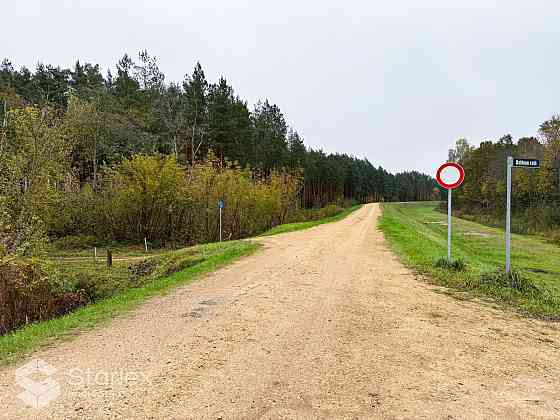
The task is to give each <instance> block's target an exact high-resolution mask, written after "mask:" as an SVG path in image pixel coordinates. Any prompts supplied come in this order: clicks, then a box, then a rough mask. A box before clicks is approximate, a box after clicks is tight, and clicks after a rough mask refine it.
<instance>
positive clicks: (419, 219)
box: [380, 202, 560, 319]
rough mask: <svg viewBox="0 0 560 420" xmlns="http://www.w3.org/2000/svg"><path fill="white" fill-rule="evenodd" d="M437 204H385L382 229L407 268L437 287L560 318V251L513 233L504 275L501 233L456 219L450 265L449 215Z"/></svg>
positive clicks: (534, 239)
mask: <svg viewBox="0 0 560 420" xmlns="http://www.w3.org/2000/svg"><path fill="white" fill-rule="evenodd" d="M438 206H439V203H438V202H431V203H430V202H424V203H402V204H401V203H384V204H383V205H382V208H383V215H382V216H381V221H380V228H381V230H382V231H383V233H384V235H385V238H386V239H387V241H388V242H389V244H390V246H391V248H392V249H393V250H394V251H395V252H396V253H397V255H398V256H399V257H400V258H401V259H402V261H403V262H404V263H405V264H406V265H408V266H409V267H411V268H413V269H415V270H417V271H418V272H420V273H422V274H427V275H428V278H430V279H433V281H434V282H435V283H437V284H439V285H443V286H446V287H450V288H453V289H455V290H457V291H459V292H466V293H467V295H472V296H477V297H489V298H491V299H492V300H494V301H496V302H500V303H502V304H506V305H509V306H512V307H515V308H518V309H519V310H520V311H522V312H524V313H526V314H530V315H534V316H538V317H543V318H547V319H560V248H559V247H558V246H556V245H554V244H551V243H550V242H548V241H547V240H546V239H545V238H543V237H539V236H528V235H518V234H514V235H512V264H513V270H512V273H511V275H510V276H506V275H505V274H504V268H503V264H504V260H505V246H504V232H503V230H501V229H498V228H494V227H488V226H483V225H481V224H478V223H475V222H472V221H468V220H463V219H460V218H455V217H454V218H453V248H452V249H453V261H452V262H451V264H449V263H447V261H446V259H444V258H443V257H445V256H446V255H447V215H445V214H443V213H441V212H440V211H439V210H438Z"/></svg>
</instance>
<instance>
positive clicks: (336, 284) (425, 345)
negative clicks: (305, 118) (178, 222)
mask: <svg viewBox="0 0 560 420" xmlns="http://www.w3.org/2000/svg"><path fill="white" fill-rule="evenodd" d="M378 215H379V208H378V206H377V205H369V206H366V207H364V208H362V209H361V210H359V211H357V212H355V213H353V214H352V215H350V216H349V217H348V218H346V219H345V220H343V221H341V222H338V223H333V224H327V225H322V226H319V227H316V228H313V229H310V230H306V231H300V232H294V233H290V234H284V235H280V236H275V237H270V238H264V239H259V240H261V241H262V242H263V243H264V244H265V248H264V250H262V251H260V252H259V253H257V254H256V255H254V256H251V257H248V258H245V259H243V260H241V261H239V262H237V263H235V264H233V265H231V266H229V267H227V268H225V269H222V270H220V271H218V272H216V273H214V274H211V275H209V276H207V277H205V278H204V279H202V280H199V281H197V282H195V283H193V284H191V285H188V286H185V287H182V288H180V289H177V290H175V291H173V292H172V293H171V294H170V295H168V296H165V297H161V298H155V299H153V300H151V301H149V302H148V303H146V304H145V305H143V306H142V307H141V308H140V309H139V310H137V311H135V312H134V313H132V314H129V315H127V316H126V317H124V318H119V319H116V320H114V321H113V322H112V323H110V324H109V325H107V326H104V327H100V328H98V329H95V330H93V331H91V332H86V333H83V334H81V335H80V336H79V337H77V338H76V339H74V340H72V341H69V342H64V343H61V344H59V345H57V346H55V347H51V348H49V349H46V350H43V351H40V352H38V353H37V354H35V355H33V357H31V358H30V359H29V360H31V359H37V358H39V359H41V360H43V361H45V362H46V363H48V364H49V365H50V366H52V367H54V368H56V369H57V371H56V373H54V374H53V375H52V379H54V380H55V381H56V382H57V383H58V384H59V387H60V396H59V397H58V398H57V399H55V400H54V401H52V402H51V403H50V404H49V405H48V406H47V407H44V408H40V409H35V408H29V407H26V406H25V405H24V403H23V402H22V401H20V400H19V399H18V398H17V397H16V396H17V395H18V394H19V393H20V392H21V391H22V388H21V387H20V386H18V385H16V384H15V376H14V370H15V368H14V367H10V368H4V369H3V370H0V417H1V418H7V419H16V418H42V419H44V418H67V419H73V418H76V419H77V418H80V419H81V418H123V419H131V418H153V419H191V418H192V419H198V418H201V419H206V418H208V419H220V418H221V419H281V418H282V419H283V418H285V419H313V418H332V419H370V418H427V419H433V418H445V419H456V418H465V419H466V418H469V419H470V418H508V419H516V418H519V419H521V418H558V417H559V416H560V333H559V331H558V326H557V324H552V323H545V322H540V321H536V320H529V319H523V318H520V317H518V316H516V315H514V314H511V313H509V312H504V311H500V310H497V309H493V308H491V307H490V306H489V305H486V304H480V303H475V302H467V301H460V300H456V299H454V298H452V297H449V296H447V295H445V294H442V293H441V291H440V290H438V289H437V288H435V287H433V286H429V285H427V284H426V283H424V282H422V281H421V280H419V279H416V278H415V277H414V275H413V274H412V273H411V272H410V271H409V270H408V269H406V268H404V267H403V266H402V265H401V264H400V263H399V262H398V260H397V259H396V257H394V256H393V255H392V254H391V252H390V251H389V250H388V249H387V247H386V244H385V242H384V239H383V236H382V234H381V233H380V232H378V231H377V229H376V220H377V217H378ZM22 364H23V363H22ZM22 364H20V365H22Z"/></svg>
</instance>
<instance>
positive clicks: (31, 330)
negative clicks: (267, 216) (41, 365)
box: [0, 241, 257, 363]
mask: <svg viewBox="0 0 560 420" xmlns="http://www.w3.org/2000/svg"><path fill="white" fill-rule="evenodd" d="M256 249H257V245H256V244H254V243H251V242H247V241H231V242H223V243H216V244H207V245H198V246H195V247H191V248H186V249H183V250H179V251H173V252H168V253H166V254H164V255H162V256H158V257H154V258H152V259H146V260H143V261H142V262H140V263H138V262H134V263H130V264H128V263H126V262H124V261H123V262H122V264H121V265H118V266H117V267H114V270H109V269H108V268H106V267H104V266H103V264H104V263H103V262H99V263H98V264H96V265H95V264H94V263H89V264H87V265H84V264H82V263H80V264H76V263H75V262H72V263H68V265H67V267H66V270H67V271H68V272H69V273H74V274H77V275H78V277H79V274H80V273H82V274H87V278H90V279H91V280H92V283H91V286H92V287H94V288H97V287H102V288H104V289H105V288H106V286H108V285H111V294H110V295H108V296H107V297H104V294H105V293H106V289H105V290H104V291H103V292H102V294H98V293H99V292H98V291H97V290H93V291H92V292H93V293H94V296H96V298H94V299H93V301H92V303H91V304H90V305H87V306H83V307H80V308H77V309H76V310H75V311H73V312H70V313H68V314H65V315H62V316H60V317H57V318H54V319H50V320H45V321H41V322H34V323H30V324H28V325H25V326H24V327H23V328H20V329H18V330H15V331H12V332H9V333H7V334H5V335H3V336H0V363H7V362H11V361H14V360H17V359H18V358H20V357H22V356H23V355H24V354H26V353H29V352H31V351H33V350H36V349H37V348H38V347H39V346H41V345H45V344H48V343H50V342H53V341H55V340H60V339H63V338H65V337H70V336H71V334H74V333H75V332H76V331H79V330H84V329H87V328H91V327H92V326H94V325H97V324H98V323H100V322H103V321H105V320H108V319H111V318H113V317H114V316H116V315H119V314H122V313H124V312H126V311H128V310H131V309H134V308H135V307H136V306H137V305H138V304H139V303H141V302H142V301H143V300H145V299H146V298H148V297H151V296H154V295H157V294H161V293H165V292H166V291H168V290H170V289H172V288H173V287H176V286H179V285H183V284H186V283H188V282H189V281H192V280H193V279H195V278H197V277H198V276H200V275H202V274H205V273H208V272H211V271H213V270H216V269H218V268H220V267H223V266H224V265H226V264H228V263H230V262H232V261H234V260H235V259H237V258H239V257H241V256H244V255H249V254H251V253H253V252H254V251H255V250H256ZM131 269H132V270H131ZM90 276H91V277H90ZM123 278H126V279H127V283H128V284H126V285H125V283H123V282H122V281H121V280H122V279H123ZM128 286H131V287H128ZM67 287H72V285H67ZM73 287H74V289H75V292H74V293H78V295H81V294H82V290H83V289H78V288H77V286H76V285H74V286H73ZM23 292H24V294H23V295H22V296H21V298H22V299H21V301H20V302H21V303H22V304H24V305H25V304H29V303H30V302H36V301H35V299H34V298H37V299H38V300H39V301H41V300H43V299H45V296H44V295H42V294H37V295H36V296H29V295H25V292H27V293H35V292H36V290H35V289H34V288H33V287H31V288H29V289H27V290H25V291H23ZM87 298H90V296H87ZM36 309H37V310H40V308H39V307H37V308H36ZM2 310H4V308H2ZM10 313H11V311H10ZM1 318H2V317H0V319H1Z"/></svg>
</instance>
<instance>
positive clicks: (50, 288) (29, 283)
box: [0, 261, 87, 335]
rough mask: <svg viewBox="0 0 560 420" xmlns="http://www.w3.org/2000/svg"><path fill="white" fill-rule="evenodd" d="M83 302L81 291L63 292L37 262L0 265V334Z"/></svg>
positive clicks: (62, 312) (57, 313)
mask: <svg viewBox="0 0 560 420" xmlns="http://www.w3.org/2000/svg"><path fill="white" fill-rule="evenodd" d="M85 303H87V299H86V296H85V295H84V294H83V293H82V292H81V291H76V290H66V289H65V287H64V284H63V283H62V282H60V280H59V278H58V277H57V276H56V274H53V273H50V274H49V273H47V272H46V271H45V270H44V269H43V268H42V267H41V266H40V265H39V264H38V263H37V262H15V261H5V262H2V263H0V335H1V334H5V333H6V332H8V331H11V330H13V329H15V328H18V327H20V326H22V325H25V324H27V323H30V322H34V321H39V320H45V319H49V318H52V317H54V316H58V315H62V314H65V313H67V312H70V311H72V310H73V309H75V308H77V307H79V306H82V305H84V304H85Z"/></svg>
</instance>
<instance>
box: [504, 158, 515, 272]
mask: <svg viewBox="0 0 560 420" xmlns="http://www.w3.org/2000/svg"><path fill="white" fill-rule="evenodd" d="M511 168H513V158H512V157H511V156H508V158H507V198H506V274H509V272H510V270H511V264H510V261H511V256H510V246H511Z"/></svg>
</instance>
